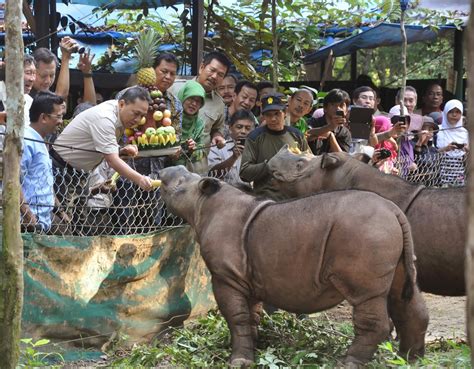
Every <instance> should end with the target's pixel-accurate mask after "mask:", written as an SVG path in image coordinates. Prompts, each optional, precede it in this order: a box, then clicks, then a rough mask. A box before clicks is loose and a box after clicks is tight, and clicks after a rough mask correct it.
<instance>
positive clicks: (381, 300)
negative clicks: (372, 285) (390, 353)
mask: <svg viewBox="0 0 474 369" xmlns="http://www.w3.org/2000/svg"><path fill="white" fill-rule="evenodd" d="M352 320H353V322H354V333H355V338H354V341H353V342H352V344H351V346H350V347H349V350H348V351H347V356H346V359H345V360H344V362H345V364H346V365H347V366H348V367H357V366H358V365H360V364H365V363H367V362H368V361H370V360H371V359H372V356H373V355H374V353H375V351H376V350H377V345H378V344H379V343H381V342H382V341H383V340H384V339H385V338H386V337H387V336H388V334H389V332H390V329H389V320H388V313H387V299H386V298H385V296H380V297H374V298H372V299H370V300H367V301H364V302H362V303H360V304H358V305H356V306H354V310H353V316H352Z"/></svg>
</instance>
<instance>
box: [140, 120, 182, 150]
mask: <svg viewBox="0 0 474 369" xmlns="http://www.w3.org/2000/svg"><path fill="white" fill-rule="evenodd" d="M177 141H178V139H177V137H176V132H175V130H174V128H173V127H171V126H167V127H160V128H157V129H154V128H152V127H150V128H147V129H146V131H145V133H142V134H141V135H140V136H138V137H136V142H137V145H138V149H142V150H143V149H155V148H163V147H169V146H173V145H174V144H175V143H176V142H177Z"/></svg>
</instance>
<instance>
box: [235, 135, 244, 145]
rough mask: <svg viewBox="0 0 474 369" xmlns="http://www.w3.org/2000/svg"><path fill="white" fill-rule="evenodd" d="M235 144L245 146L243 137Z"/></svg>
mask: <svg viewBox="0 0 474 369" xmlns="http://www.w3.org/2000/svg"><path fill="white" fill-rule="evenodd" d="M236 142H237V145H242V146H245V137H241V138H238V139H237V140H236Z"/></svg>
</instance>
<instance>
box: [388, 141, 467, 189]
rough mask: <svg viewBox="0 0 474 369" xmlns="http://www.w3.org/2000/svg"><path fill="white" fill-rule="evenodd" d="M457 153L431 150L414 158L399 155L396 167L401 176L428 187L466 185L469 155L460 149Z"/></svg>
mask: <svg viewBox="0 0 474 369" xmlns="http://www.w3.org/2000/svg"><path fill="white" fill-rule="evenodd" d="M456 154H457V156H451V155H450V154H447V153H438V152H430V153H426V154H424V155H415V157H414V158H409V157H398V158H397V160H396V162H395V165H394V167H395V168H396V171H398V175H399V176H400V177H402V178H403V179H405V180H407V181H408V182H411V183H416V184H422V185H424V186H426V187H459V186H464V185H465V184H466V175H467V158H468V156H467V155H462V153H461V152H460V151H458V150H456V151H455V152H454V155H456Z"/></svg>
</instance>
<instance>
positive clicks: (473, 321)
mask: <svg viewBox="0 0 474 369" xmlns="http://www.w3.org/2000/svg"><path fill="white" fill-rule="evenodd" d="M471 9H474V0H471ZM464 31H465V36H466V38H467V41H468V43H467V44H471V43H472V42H474V19H473V17H472V15H471V16H470V17H469V22H468V24H467V27H466V28H465V30H464ZM473 63H474V48H472V47H469V48H467V67H468V74H467V80H468V81H469V83H471V84H470V85H469V88H468V90H467V91H468V96H467V103H468V106H467V109H468V110H467V111H468V112H470V113H469V114H468V115H467V118H468V124H467V129H468V130H469V146H470V147H473V146H472V145H474V130H473V129H472V124H474V114H472V113H473V112H474V87H473V86H472V83H473V81H474V65H473ZM472 175H474V161H473V160H468V181H467V216H468V228H467V241H466V243H467V244H466V266H465V279H466V294H467V309H466V318H467V319H466V322H467V334H468V338H469V339H468V341H469V345H470V347H471V363H474V264H473V261H474V181H473V179H472Z"/></svg>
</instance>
